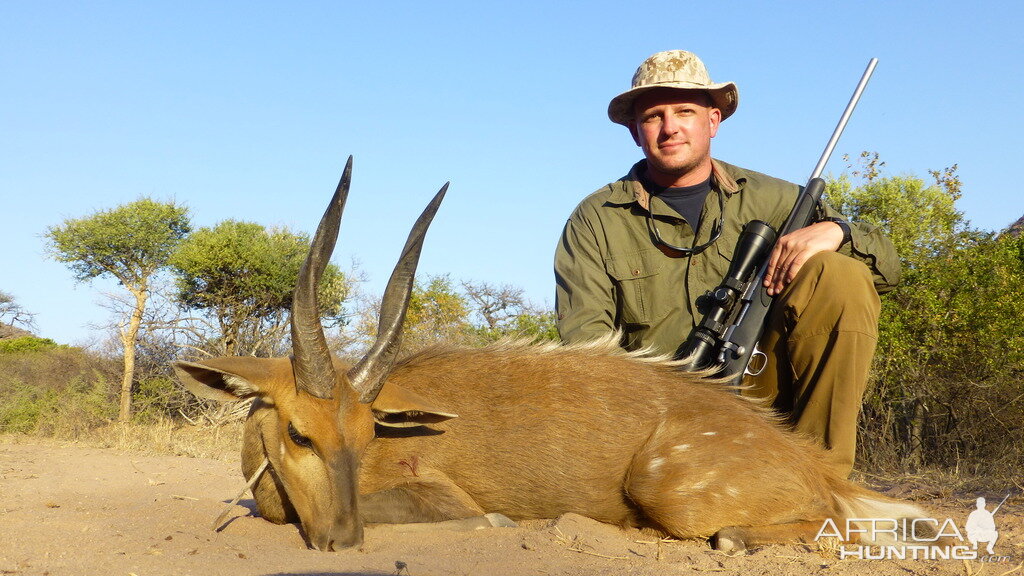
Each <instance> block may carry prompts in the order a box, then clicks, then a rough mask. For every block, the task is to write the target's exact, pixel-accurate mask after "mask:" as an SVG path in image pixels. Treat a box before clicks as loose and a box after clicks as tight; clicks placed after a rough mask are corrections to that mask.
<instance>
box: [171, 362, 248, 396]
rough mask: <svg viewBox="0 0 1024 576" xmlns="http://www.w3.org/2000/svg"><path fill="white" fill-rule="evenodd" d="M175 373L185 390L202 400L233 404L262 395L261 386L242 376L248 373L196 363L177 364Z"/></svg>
mask: <svg viewBox="0 0 1024 576" xmlns="http://www.w3.org/2000/svg"><path fill="white" fill-rule="evenodd" d="M252 360H255V359H252ZM174 372H175V373H176V374H177V375H178V380H180V381H181V383H182V384H183V385H184V386H185V388H188V391H189V392H191V393H193V394H195V395H196V396H199V397H200V398H209V399H210V400H219V401H221V402H231V401H233V400H240V399H243V398H249V397H251V396H257V395H259V394H260V388H259V386H257V385H256V384H254V383H253V381H252V379H251V377H246V376H243V375H242V374H245V372H246V371H242V370H237V371H236V370H230V369H225V368H217V367H214V366H209V365H207V364H199V363H196V362H175V363H174Z"/></svg>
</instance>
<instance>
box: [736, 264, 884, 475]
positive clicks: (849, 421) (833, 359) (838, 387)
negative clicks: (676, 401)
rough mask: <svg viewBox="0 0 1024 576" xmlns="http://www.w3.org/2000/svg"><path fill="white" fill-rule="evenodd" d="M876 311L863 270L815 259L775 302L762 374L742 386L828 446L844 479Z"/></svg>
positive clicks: (850, 460) (871, 349) (860, 266)
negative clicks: (765, 361) (765, 362)
mask: <svg viewBox="0 0 1024 576" xmlns="http://www.w3.org/2000/svg"><path fill="white" fill-rule="evenodd" d="M879 310H880V303H879V300H878V294H877V293H876V292H875V289H874V285H873V283H872V280H871V273H870V271H869V270H868V268H867V266H865V265H864V264H863V263H861V262H858V261H857V260H854V259H853V258H850V257H847V256H844V255H842V254H837V253H834V252H823V253H820V254H817V255H815V256H814V257H812V258H811V259H810V260H808V261H807V263H806V264H804V266H803V267H802V268H801V269H800V272H799V273H798V274H797V277H796V278H795V279H794V280H793V282H791V283H790V284H789V285H788V286H787V287H786V288H785V290H783V291H782V293H781V294H780V295H779V296H777V297H776V302H775V304H774V307H773V309H772V311H771V313H770V315H769V318H768V325H767V327H766V330H765V334H764V336H763V337H762V338H761V343H760V348H761V350H762V351H763V352H765V353H766V354H767V355H768V361H767V364H766V366H765V370H764V371H763V372H762V373H761V374H760V375H758V376H756V377H748V378H747V380H746V382H745V383H746V384H749V385H750V386H751V387H750V389H749V390H747V391H745V392H744V394H746V395H750V396H755V397H758V398H766V399H768V400H769V401H770V402H771V403H772V405H773V407H774V408H775V409H776V410H777V411H778V412H780V413H781V414H783V416H784V417H786V418H787V420H788V422H789V423H790V425H791V426H792V427H793V429H794V430H795V431H796V432H798V433H800V434H802V435H804V436H807V437H808V438H811V439H813V440H815V441H817V442H818V443H819V444H821V445H822V446H824V447H825V448H827V449H828V450H829V456H830V461H831V463H832V466H833V468H834V469H835V470H836V471H837V472H839V474H841V475H842V476H843V477H846V476H848V475H849V474H850V471H851V470H852V469H853V460H854V456H855V455H856V450H857V418H858V416H859V414H860V406H861V401H862V398H863V396H864V389H865V387H866V385H867V380H868V371H869V369H870V367H871V358H872V356H873V355H874V352H875V344H876V342H877V340H878V315H879Z"/></svg>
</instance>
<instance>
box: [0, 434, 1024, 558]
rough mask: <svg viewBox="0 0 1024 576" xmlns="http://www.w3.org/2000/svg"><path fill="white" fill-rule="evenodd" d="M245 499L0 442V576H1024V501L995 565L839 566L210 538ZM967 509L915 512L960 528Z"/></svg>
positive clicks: (52, 450) (81, 455) (181, 464)
mask: <svg viewBox="0 0 1024 576" xmlns="http://www.w3.org/2000/svg"><path fill="white" fill-rule="evenodd" d="M241 487H242V479H241V473H240V472H239V470H238V465H237V463H235V462H224V461H218V460H207V459H197V458H185V457H176V456H148V455H140V454H131V453H120V452H118V451H115V450H111V449H101V448H89V447H82V446H77V445H72V444H66V443H65V444H62V443H56V442H44V441H29V442H27V443H26V442H25V441H24V440H22V441H19V442H18V443H12V442H11V441H9V440H4V439H2V438H0V574H18V575H23V574H53V575H61V574H97V575H108V574H109V575H125V576H127V575H137V576H147V575H158V574H174V575H190V574H191V575H197V576H198V575H218V574H225V575H227V574H230V575H232V576H242V575H247V574H260V575H276V574H304V575H314V574H324V575H327V574H333V575H351V576H356V575H371V574H373V575H380V574H383V575H397V574H404V575H411V576H430V575H473V576H477V575H481V576H483V575H513V574H514V575H532V574H540V575H545V574H550V575H556V574H566V575H577V574H578V575H602V574H609V575H611V574H616V575H618V574H636V575H648V574H649V575H659V576H660V575H664V574H697V573H700V574H706V573H713V574H721V575H733V574H735V575H739V574H744V575H747V574H751V575H757V574H765V575H769V574H770V575H796V574H830V575H839V576H846V575H853V574H858V575H859V574H872V576H886V575H906V574H928V575H940V576H941V575H947V574H948V575H953V574H956V575H971V576H973V575H978V574H985V575H992V576H1000V575H1003V574H1020V575H1024V568H1022V567H1021V564H1022V563H1024V506H1022V504H1021V498H1020V497H1015V498H1011V499H1010V501H1009V502H1008V503H1007V504H1006V505H1004V507H1003V508H1002V509H1001V510H1000V511H999V513H998V515H997V516H996V522H997V525H998V528H999V530H1000V540H999V542H998V544H997V546H996V550H995V551H996V554H997V556H998V558H995V560H996V561H994V562H982V561H978V560H975V561H971V562H966V561H962V560H960V561H956V560H935V561H925V560H910V559H908V560H858V559H850V558H847V559H839V558H838V556H837V554H836V553H835V552H832V553H826V552H822V551H819V550H818V547H817V546H816V545H814V546H804V545H793V546H770V547H766V548H762V549H760V550H756V551H754V552H752V553H748V554H746V555H744V556H740V557H727V556H724V555H722V554H719V553H717V552H714V551H712V550H710V549H709V548H708V546H707V544H706V543H704V542H692V541H682V542H680V541H660V540H659V539H658V538H656V537H653V536H650V535H646V534H643V533H640V532H637V531H624V530H621V529H619V528H616V527H612V526H608V525H603V524H599V523H597V522H594V521H592V520H589V519H587V518H582V517H579V516H573V515H567V516H564V517H562V518H559V519H557V520H554V521H550V522H548V521H537V522H532V523H529V524H527V525H524V526H521V527H518V528H494V529H487V530H479V531H476V532H441V531H437V532H430V533H427V534H422V533H406V532H402V531H401V528H400V527H394V526H381V527H371V528H368V529H367V530H366V541H365V544H364V545H363V546H362V548H361V549H359V550H349V551H343V552H335V553H321V552H316V551H312V550H308V549H307V548H306V546H305V543H304V540H303V538H302V535H301V532H300V530H299V528H298V526H295V525H284V526H277V525H273V524H271V523H269V522H266V521H265V520H263V519H261V518H259V517H257V516H255V515H254V510H253V509H252V508H253V502H252V500H251V499H243V500H242V501H241V503H240V504H239V505H236V506H233V507H232V509H231V512H230V515H229V517H228V521H227V522H226V525H225V526H224V528H223V529H222V530H221V531H219V532H215V531H213V530H212V529H211V524H212V523H213V522H214V520H215V519H216V518H217V516H218V515H219V514H220V513H221V512H222V511H224V510H225V507H226V506H227V505H228V503H229V502H230V501H231V499H232V498H233V497H234V496H235V494H237V493H238V491H239V490H240V489H241ZM247 497H248V495H247ZM974 497H975V495H964V497H963V498H958V499H947V500H943V501H930V502H923V503H922V504H923V505H924V506H925V507H926V508H928V509H929V510H930V511H931V512H932V513H933V514H934V515H935V517H936V518H946V517H950V518H953V519H955V520H956V521H957V523H958V524H959V525H960V526H961V528H962V526H963V522H964V520H965V519H966V517H967V514H968V513H969V512H970V510H971V509H973V504H974ZM990 508H991V507H990Z"/></svg>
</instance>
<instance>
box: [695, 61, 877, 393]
mask: <svg viewBox="0 0 1024 576" xmlns="http://www.w3.org/2000/svg"><path fill="white" fill-rule="evenodd" d="M877 64H878V59H877V58H872V59H871V61H870V62H868V67H867V70H865V71H864V74H863V76H861V79H860V82H859V83H858V84H857V89H856V90H854V92H853V97H852V98H850V102H849V104H847V105H846V110H845V111H844V112H843V115H842V117H841V118H840V119H839V124H838V125H837V126H836V129H835V131H834V132H833V133H832V138H831V139H829V141H828V145H827V146H825V151H824V153H823V154H822V155H821V158H820V159H819V160H818V164H817V166H815V167H814V172H812V173H811V178H810V179H809V180H808V182H807V185H806V186H804V188H803V190H802V191H801V193H800V195H799V196H798V197H797V201H796V205H795V206H793V210H792V212H790V214H789V217H788V218H787V219H786V222H785V224H784V225H783V226H782V228H781V229H780V230H779V231H778V232H776V231H775V230H774V229H773V228H772V227H771V226H769V225H768V224H767V223H765V222H762V221H760V220H751V221H750V222H747V224H746V225H745V226H744V227H743V230H742V232H740V237H739V240H738V241H737V242H736V250H735V251H734V252H733V260H732V264H731V265H730V266H729V270H728V272H727V273H726V275H725V278H724V279H723V280H722V282H721V284H719V286H718V287H717V288H715V289H714V290H712V291H711V293H710V298H711V307H710V309H709V310H708V312H707V313H706V314H705V315H704V318H703V319H702V320H701V322H700V324H698V325H697V327H696V329H694V331H693V333H692V334H691V335H690V337H689V338H688V339H687V341H686V342H685V343H684V344H683V346H682V347H681V351H680V354H679V356H680V357H681V358H689V359H690V362H689V363H688V364H687V369H688V370H691V371H696V370H704V369H709V368H714V367H716V366H717V367H718V370H717V376H720V377H723V378H726V379H728V381H729V383H731V384H735V385H739V384H741V383H742V380H743V376H744V375H745V374H752V375H756V374H759V373H760V371H761V370H763V369H764V363H763V362H764V359H765V355H764V353H763V352H761V351H760V350H758V349H757V342H758V340H760V338H761V335H762V333H763V332H764V327H765V320H766V318H767V316H768V311H769V309H770V307H771V304H772V300H773V298H772V296H770V295H769V294H768V292H767V289H766V288H765V287H764V276H765V273H766V272H767V271H768V262H769V260H770V257H771V253H772V249H773V248H774V247H775V240H776V239H777V238H779V237H782V236H785V235H786V234H789V233H790V232H793V231H795V230H799V229H801V228H804V227H806V226H807V225H809V224H810V223H811V221H812V219H813V218H814V217H815V214H816V212H817V211H818V203H819V201H820V200H821V193H822V192H823V191H824V190H825V181H824V180H822V179H821V173H822V171H823V170H824V169H825V164H827V163H828V159H829V157H830V156H831V155H832V151H833V150H834V149H835V147H836V143H838V142H839V137H840V136H841V135H842V133H843V130H844V129H845V128H846V123H847V122H848V121H849V120H850V116H851V115H852V114H853V109H854V108H856V107H857V102H858V101H859V100H860V96H861V93H862V92H863V91H864V88H865V87H866V86H867V83H868V80H869V79H870V78H871V74H872V73H873V72H874V70H875V65H877Z"/></svg>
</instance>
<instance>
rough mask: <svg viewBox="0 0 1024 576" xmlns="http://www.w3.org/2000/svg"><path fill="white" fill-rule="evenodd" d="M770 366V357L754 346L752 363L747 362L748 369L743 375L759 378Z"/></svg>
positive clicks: (751, 357) (744, 370) (745, 369)
mask: <svg viewBox="0 0 1024 576" xmlns="http://www.w3.org/2000/svg"><path fill="white" fill-rule="evenodd" d="M767 366H768V355H767V354H765V353H764V352H762V351H761V349H760V348H758V347H757V344H754V352H753V353H752V354H751V355H750V361H749V362H747V367H746V368H744V369H743V373H744V374H745V375H747V376H759V375H760V374H761V372H764V369H765V368H766V367H767Z"/></svg>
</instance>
